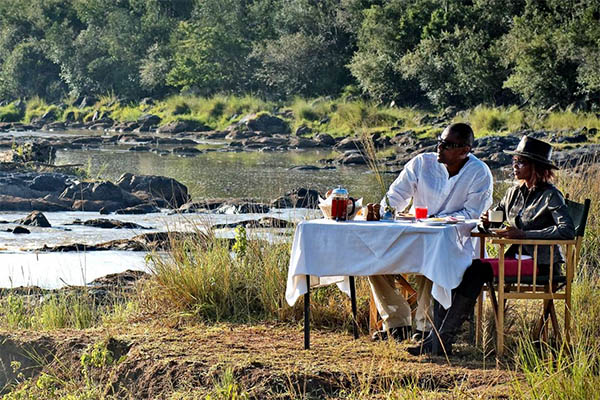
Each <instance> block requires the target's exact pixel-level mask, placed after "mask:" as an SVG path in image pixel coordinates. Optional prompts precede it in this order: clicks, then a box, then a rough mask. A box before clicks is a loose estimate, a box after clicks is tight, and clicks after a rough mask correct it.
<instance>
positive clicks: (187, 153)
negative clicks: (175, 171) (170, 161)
mask: <svg viewBox="0 0 600 400" xmlns="http://www.w3.org/2000/svg"><path fill="white" fill-rule="evenodd" d="M171 151H172V152H173V154H176V155H178V156H184V157H194V156H197V155H198V154H201V153H202V151H200V150H198V149H196V148H194V147H175V148H174V149H173V150H171Z"/></svg>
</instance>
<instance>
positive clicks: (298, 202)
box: [271, 188, 319, 208]
mask: <svg viewBox="0 0 600 400" xmlns="http://www.w3.org/2000/svg"><path fill="white" fill-rule="evenodd" d="M318 204H319V192H318V191H316V190H314V189H307V188H296V189H294V190H291V191H289V192H287V193H286V194H284V195H283V196H280V197H278V198H276V199H275V200H273V201H272V202H271V206H272V207H276V208H317V207H318Z"/></svg>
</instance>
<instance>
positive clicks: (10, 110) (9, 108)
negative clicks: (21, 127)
mask: <svg viewBox="0 0 600 400" xmlns="http://www.w3.org/2000/svg"><path fill="white" fill-rule="evenodd" d="M22 117H23V114H22V113H21V110H20V109H19V107H17V106H16V105H15V104H14V103H10V104H7V105H5V106H1V107H0V122H18V121H20V120H21V118H22Z"/></svg>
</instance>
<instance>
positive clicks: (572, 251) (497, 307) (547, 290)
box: [472, 200, 590, 357]
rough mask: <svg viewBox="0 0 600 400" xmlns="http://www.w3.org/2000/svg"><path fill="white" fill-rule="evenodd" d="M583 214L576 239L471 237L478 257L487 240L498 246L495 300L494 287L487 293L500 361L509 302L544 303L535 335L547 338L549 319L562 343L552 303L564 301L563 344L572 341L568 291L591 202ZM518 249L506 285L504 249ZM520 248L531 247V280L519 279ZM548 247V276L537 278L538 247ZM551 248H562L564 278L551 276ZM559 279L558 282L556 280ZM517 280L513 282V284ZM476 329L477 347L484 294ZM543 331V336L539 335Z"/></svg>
mask: <svg viewBox="0 0 600 400" xmlns="http://www.w3.org/2000/svg"><path fill="white" fill-rule="evenodd" d="M583 207H584V211H583V213H582V216H581V218H582V219H583V222H581V221H580V226H579V227H578V229H577V232H576V235H577V236H576V237H575V238H574V239H573V240H532V239H504V238H498V237H494V236H492V235H489V234H481V233H473V235H472V236H474V237H479V238H480V239H481V247H480V257H481V258H484V252H485V241H486V238H490V239H491V243H492V244H493V245H496V246H498V279H497V283H496V285H497V292H498V296H497V300H496V296H495V293H494V287H493V283H492V282H490V283H488V284H487V285H486V286H487V289H488V290H489V292H490V299H491V302H492V307H493V309H494V314H495V319H496V335H497V337H496V339H497V348H496V354H497V355H498V357H501V356H502V354H503V352H504V308H505V304H506V301H507V300H508V299H527V300H536V299H539V300H543V304H544V307H543V312H542V315H541V317H540V320H539V322H538V325H537V327H536V335H537V336H538V337H539V336H540V334H542V333H543V334H544V337H546V336H547V328H548V324H547V321H548V318H550V321H551V322H552V327H553V330H554V333H555V335H556V337H557V339H558V340H559V341H562V338H561V335H560V328H559V325H558V319H557V317H556V311H555V308H554V300H563V301H564V302H565V316H564V319H565V322H564V341H565V342H566V343H570V339H571V304H572V303H571V302H572V299H571V291H572V283H573V277H574V275H575V266H576V265H577V263H578V261H579V254H580V251H581V244H582V241H583V235H584V231H585V220H587V214H588V211H589V208H590V201H589V200H586V201H585V203H584V206H583ZM512 245H517V246H518V248H519V251H518V256H517V260H518V261H517V276H516V278H514V279H510V281H507V279H506V276H505V268H504V267H505V265H504V253H505V251H506V249H507V247H509V246H512ZM523 245H530V246H533V249H534V250H533V265H534V268H533V276H522V275H521V256H522V255H523ZM544 245H546V246H549V248H550V268H549V273H548V276H544V277H539V276H538V274H537V265H538V259H537V252H538V246H544ZM554 245H559V246H562V247H563V253H564V255H565V260H564V262H565V264H564V265H565V275H564V276H560V277H555V276H553V272H554V271H553V268H552V265H553V264H554V257H555V255H554ZM558 278H560V279H558ZM515 279H516V282H515V281H514V280H515ZM476 310H477V326H476V331H475V332H476V333H475V335H476V343H477V344H480V341H481V327H482V314H483V290H482V293H481V294H480V296H479V300H478V305H477V309H476ZM542 331H543V332H542Z"/></svg>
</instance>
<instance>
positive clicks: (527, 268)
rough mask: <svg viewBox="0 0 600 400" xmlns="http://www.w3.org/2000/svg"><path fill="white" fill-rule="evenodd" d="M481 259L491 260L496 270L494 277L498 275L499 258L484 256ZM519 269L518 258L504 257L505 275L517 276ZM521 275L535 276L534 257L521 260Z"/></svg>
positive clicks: (484, 260) (493, 268)
mask: <svg viewBox="0 0 600 400" xmlns="http://www.w3.org/2000/svg"><path fill="white" fill-rule="evenodd" d="M481 261H483V262H489V263H490V264H491V266H492V270H494V277H495V278H497V277H498V262H499V261H498V259H497V258H482V259H481ZM518 270H519V265H518V260H517V259H516V258H505V259H504V276H517V273H518ZM521 276H533V259H532V258H528V259H527V260H521Z"/></svg>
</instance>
